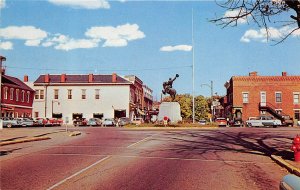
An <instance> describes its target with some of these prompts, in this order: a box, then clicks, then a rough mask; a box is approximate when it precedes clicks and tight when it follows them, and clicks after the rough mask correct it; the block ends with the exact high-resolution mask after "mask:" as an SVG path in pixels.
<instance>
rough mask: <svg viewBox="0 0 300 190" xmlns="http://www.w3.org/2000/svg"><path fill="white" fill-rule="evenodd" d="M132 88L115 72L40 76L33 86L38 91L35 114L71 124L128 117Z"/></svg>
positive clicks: (36, 92)
mask: <svg viewBox="0 0 300 190" xmlns="http://www.w3.org/2000/svg"><path fill="white" fill-rule="evenodd" d="M28 85H30V84H28ZM130 85H131V83H130V82H129V81H127V80H126V79H124V78H122V77H120V76H118V75H117V74H115V73H113V74H111V75H93V74H88V75H67V74H61V75H50V74H46V75H40V76H39V78H38V79H37V80H36V81H35V82H34V83H33V84H32V85H31V86H32V88H33V89H34V90H35V99H34V103H33V114H32V115H33V117H35V118H38V117H42V118H53V117H54V118H62V119H63V120H69V121H71V120H73V119H74V118H77V117H79V118H92V117H98V118H115V117H129V106H130Z"/></svg>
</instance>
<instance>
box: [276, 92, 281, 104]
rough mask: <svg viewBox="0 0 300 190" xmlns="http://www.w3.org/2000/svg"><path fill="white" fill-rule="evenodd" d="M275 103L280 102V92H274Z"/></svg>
mask: <svg viewBox="0 0 300 190" xmlns="http://www.w3.org/2000/svg"><path fill="white" fill-rule="evenodd" d="M275 102H276V103H281V102H282V94H281V92H275Z"/></svg>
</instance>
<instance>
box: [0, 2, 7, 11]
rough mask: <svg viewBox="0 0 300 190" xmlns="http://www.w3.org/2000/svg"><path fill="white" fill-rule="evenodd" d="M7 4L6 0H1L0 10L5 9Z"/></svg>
mask: <svg viewBox="0 0 300 190" xmlns="http://www.w3.org/2000/svg"><path fill="white" fill-rule="evenodd" d="M5 6H6V3H5V0H0V9H2V8H5Z"/></svg>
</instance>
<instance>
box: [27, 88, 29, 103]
mask: <svg viewBox="0 0 300 190" xmlns="http://www.w3.org/2000/svg"><path fill="white" fill-rule="evenodd" d="M29 101H30V92H29V91H27V103H29Z"/></svg>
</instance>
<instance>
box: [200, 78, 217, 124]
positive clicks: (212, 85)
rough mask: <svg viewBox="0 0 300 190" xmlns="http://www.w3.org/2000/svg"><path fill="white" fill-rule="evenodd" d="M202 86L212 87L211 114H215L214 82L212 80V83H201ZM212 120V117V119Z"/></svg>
mask: <svg viewBox="0 0 300 190" xmlns="http://www.w3.org/2000/svg"><path fill="white" fill-rule="evenodd" d="M200 86H201V88H202V86H208V87H209V88H210V96H211V115H212V117H213V116H214V106H213V95H214V82H213V81H212V80H211V81H210V85H209V84H201V85H200ZM210 121H211V122H212V119H211V120H210Z"/></svg>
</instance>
